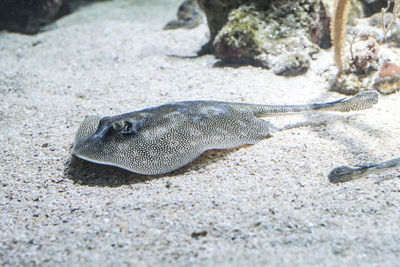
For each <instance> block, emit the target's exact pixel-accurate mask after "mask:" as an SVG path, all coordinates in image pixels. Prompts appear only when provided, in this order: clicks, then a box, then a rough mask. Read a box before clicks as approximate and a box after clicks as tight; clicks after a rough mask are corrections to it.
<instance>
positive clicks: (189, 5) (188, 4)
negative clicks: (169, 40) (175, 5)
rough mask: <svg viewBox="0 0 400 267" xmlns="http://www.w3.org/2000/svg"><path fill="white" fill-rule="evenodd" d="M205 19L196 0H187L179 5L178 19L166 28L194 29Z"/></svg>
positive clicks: (165, 28) (169, 23)
mask: <svg viewBox="0 0 400 267" xmlns="http://www.w3.org/2000/svg"><path fill="white" fill-rule="evenodd" d="M202 20H203V16H202V14H201V11H200V8H199V5H198V3H197V1H196V0H185V1H183V3H182V4H181V5H180V6H179V9H178V14H177V19H176V20H172V21H170V22H168V23H167V25H165V27H164V30H172V29H178V28H184V29H193V28H195V27H197V26H199V25H200V23H201V22H202Z"/></svg>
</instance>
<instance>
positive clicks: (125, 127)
mask: <svg viewBox="0 0 400 267" xmlns="http://www.w3.org/2000/svg"><path fill="white" fill-rule="evenodd" d="M112 127H113V128H114V130H115V131H117V132H120V133H131V132H132V123H131V122H129V121H119V122H116V123H114V124H113V125H112Z"/></svg>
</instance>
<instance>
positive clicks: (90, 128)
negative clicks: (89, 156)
mask: <svg viewBox="0 0 400 267" xmlns="http://www.w3.org/2000/svg"><path fill="white" fill-rule="evenodd" d="M100 119H101V117H99V116H88V117H87V118H86V119H84V120H83V122H82V123H81V124H80V125H79V128H78V131H77V132H76V134H75V141H74V147H73V148H72V154H74V155H76V151H77V150H78V149H79V146H80V145H81V144H82V143H83V142H84V141H85V140H87V139H88V138H90V137H92V136H93V134H94V133H95V132H96V130H97V128H98V126H99V122H100Z"/></svg>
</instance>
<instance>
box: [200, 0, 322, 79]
mask: <svg viewBox="0 0 400 267" xmlns="http://www.w3.org/2000/svg"><path fill="white" fill-rule="evenodd" d="M201 2H203V4H202V5H201V6H202V7H203V8H204V6H205V3H208V4H210V2H216V3H219V4H220V7H222V5H221V3H222V2H224V3H226V5H225V6H224V8H221V11H220V13H217V12H216V10H215V9H214V10H213V11H212V12H211V11H210V10H209V9H207V8H204V9H205V12H206V16H207V20H208V22H209V28H210V33H211V37H210V42H212V48H213V50H214V53H215V55H216V57H217V58H219V59H221V60H222V61H223V62H227V63H235V64H251V65H256V66H261V67H264V68H273V69H274V72H275V73H277V74H279V75H288V76H292V75H297V74H300V73H303V72H305V71H306V70H307V68H308V66H309V64H310V60H311V55H313V54H315V53H317V52H318V51H319V47H318V45H317V44H315V43H313V42H312V41H311V40H315V41H317V42H318V43H319V44H321V43H320V42H321V41H323V42H326V40H328V38H326V36H324V35H329V19H327V17H328V16H327V14H326V8H325V6H324V4H323V2H322V1H321V0H301V1H281V0H275V1H247V3H246V4H242V3H241V1H228V0H225V1H224V0H219V1H200V3H201ZM206 7H207V6H206ZM229 9H230V10H229ZM210 21H211V22H212V23H211V24H210ZM221 25H222V26H221ZM316 25H318V27H313V26H316ZM219 27H220V28H219ZM313 36H314V37H315V36H318V37H317V38H313ZM323 46H325V47H326V46H329V44H328V45H326V44H323ZM296 55H297V56H296ZM298 55H302V56H301V57H299V56H298ZM286 60H288V61H286ZM295 61H297V62H295ZM299 66H301V67H299Z"/></svg>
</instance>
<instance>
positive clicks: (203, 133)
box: [72, 91, 378, 175]
mask: <svg viewBox="0 0 400 267" xmlns="http://www.w3.org/2000/svg"><path fill="white" fill-rule="evenodd" d="M377 99H378V94H377V93H376V92H374V91H365V92H362V93H360V94H358V95H355V96H354V97H352V98H350V99H348V100H343V99H342V100H338V101H335V102H329V103H322V104H309V105H257V104H245V103H230V102H219V101H186V102H176V103H171V104H166V105H162V106H158V107H154V108H148V109H143V110H140V111H135V112H131V113H126V114H122V115H117V116H112V117H104V118H101V117H97V116H90V117H87V118H86V119H85V120H84V121H83V122H82V123H81V125H80V127H79V129H78V131H77V133H76V136H75V143H74V147H73V149H72V153H73V154H74V155H76V156H77V157H79V158H82V159H85V160H88V161H91V162H95V163H100V164H107V165H113V166H117V167H120V168H124V169H127V170H129V171H132V172H135V173H140V174H147V175H156V174H163V173H168V172H171V171H174V170H176V169H179V168H181V167H183V166H185V165H186V164H188V163H189V162H191V161H193V160H194V159H196V158H197V157H198V156H200V155H201V154H202V153H203V152H204V151H206V150H209V149H226V148H234V147H238V146H242V145H245V144H254V143H256V142H258V141H260V140H262V139H264V138H267V137H270V136H271V132H273V131H275V130H277V129H276V128H275V127H274V126H273V125H272V124H271V123H270V122H268V121H265V120H263V119H260V117H265V116H268V115H273V114H279V113H290V112H301V111H313V110H332V111H350V110H361V109H366V108H369V107H371V106H372V105H373V104H375V103H376V102H377Z"/></svg>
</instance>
